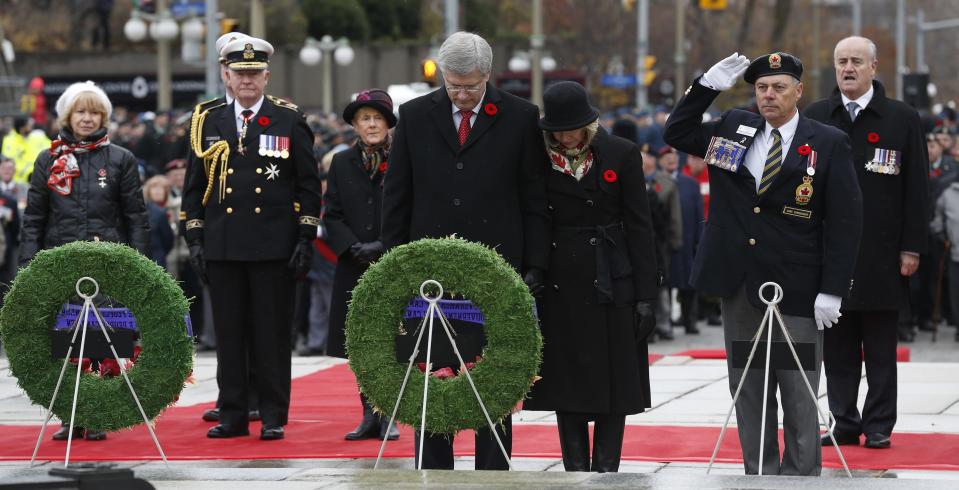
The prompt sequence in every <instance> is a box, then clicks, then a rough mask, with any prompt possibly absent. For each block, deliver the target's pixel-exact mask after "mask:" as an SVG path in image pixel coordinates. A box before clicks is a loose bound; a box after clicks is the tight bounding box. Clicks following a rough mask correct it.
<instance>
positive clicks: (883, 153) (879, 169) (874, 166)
mask: <svg viewBox="0 0 959 490" xmlns="http://www.w3.org/2000/svg"><path fill="white" fill-rule="evenodd" d="M901 165H902V152H901V151H899V150H886V149H883V148H876V149H875V151H874V153H873V156H872V160H869V161H868V162H866V171H867V172H875V173H877V174H885V175H899V170H900V167H901Z"/></svg>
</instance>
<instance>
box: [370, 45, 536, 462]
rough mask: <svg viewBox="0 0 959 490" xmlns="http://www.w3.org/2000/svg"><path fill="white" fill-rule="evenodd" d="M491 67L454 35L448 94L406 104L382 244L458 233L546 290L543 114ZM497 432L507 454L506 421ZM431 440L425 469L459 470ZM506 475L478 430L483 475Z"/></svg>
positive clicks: (446, 61) (448, 448) (445, 65)
mask: <svg viewBox="0 0 959 490" xmlns="http://www.w3.org/2000/svg"><path fill="white" fill-rule="evenodd" d="M492 61H493V55H492V50H491V49H490V46H489V44H488V43H487V42H486V41H485V40H484V39H483V38H481V37H480V36H477V35H475V34H470V33H466V32H458V33H455V34H453V35H451V36H450V37H449V38H447V39H446V41H444V42H443V45H442V46H441V47H440V50H439V66H440V70H441V72H442V74H443V80H444V83H445V87H442V88H440V89H439V90H436V91H434V92H432V93H429V94H426V95H423V96H421V97H418V98H416V99H413V100H411V101H409V102H407V103H405V104H403V105H402V106H400V117H399V123H398V124H397V126H396V130H395V135H394V139H393V144H392V147H391V150H390V162H389V169H388V170H387V172H386V182H385V187H384V191H383V233H382V239H383V243H384V245H385V246H386V248H387V249H389V248H390V247H394V246H396V245H400V244H404V243H407V242H410V241H414V240H418V239H420V238H427V237H431V238H443V237H447V236H450V235H452V234H454V233H455V234H456V235H457V236H458V237H461V238H465V239H467V240H472V241H475V242H480V243H483V244H486V245H488V246H490V247H494V248H495V250H496V251H497V252H498V253H499V254H500V255H502V256H503V258H504V259H506V262H508V263H509V264H510V265H512V266H513V267H514V268H515V269H516V270H517V272H519V273H521V274H524V280H526V282H527V284H528V285H531V286H532V287H531V289H539V288H542V281H543V279H542V278H543V270H544V269H545V268H546V262H547V257H546V254H545V253H544V250H548V247H549V243H548V238H547V237H548V231H547V217H546V187H545V171H546V168H547V162H546V152H545V149H544V145H543V139H542V135H541V133H540V131H539V128H538V126H537V124H538V120H539V110H538V109H537V107H536V106H534V105H532V104H530V103H529V102H527V101H525V100H522V99H520V98H518V97H515V96H513V95H511V94H508V93H506V92H503V91H500V90H497V89H496V88H495V87H494V86H493V85H492V84H490V83H489V77H490V71H491V70H492ZM434 367H438V366H434ZM497 431H498V432H499V433H500V437H501V439H503V443H504V445H505V446H506V450H507V452H509V451H510V448H511V443H512V437H511V432H512V430H511V418H510V417H509V416H507V417H506V418H505V419H504V420H503V421H502V423H501V424H499V425H497ZM417 437H419V436H417ZM426 437H427V440H426V441H425V447H424V450H423V451H424V452H423V454H422V455H418V456H419V457H422V458H423V468H447V469H452V468H453V449H452V438H449V437H448V436H446V435H440V434H430V433H427V434H426ZM416 447H417V448H418V447H419V445H418V444H417V446H416ZM507 468H508V465H507V464H506V461H505V459H504V458H503V455H502V454H501V451H500V448H499V446H498V445H497V444H496V440H495V439H494V438H493V436H492V433H491V432H490V431H489V429H488V428H483V429H477V431H476V469H507Z"/></svg>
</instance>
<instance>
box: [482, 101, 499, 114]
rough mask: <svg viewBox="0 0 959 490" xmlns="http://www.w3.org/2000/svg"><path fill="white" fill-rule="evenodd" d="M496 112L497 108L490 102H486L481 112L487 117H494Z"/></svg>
mask: <svg viewBox="0 0 959 490" xmlns="http://www.w3.org/2000/svg"><path fill="white" fill-rule="evenodd" d="M498 111H499V108H498V107H496V104H494V103H492V102H487V103H486V105H484V106H483V112H485V113H486V115H487V116H495V115H496V113H497V112H498Z"/></svg>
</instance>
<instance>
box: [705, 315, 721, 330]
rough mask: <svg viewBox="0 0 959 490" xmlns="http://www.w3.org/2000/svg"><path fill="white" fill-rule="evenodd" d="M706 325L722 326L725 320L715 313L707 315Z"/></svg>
mask: <svg viewBox="0 0 959 490" xmlns="http://www.w3.org/2000/svg"><path fill="white" fill-rule="evenodd" d="M706 325H709V326H710V327H721V326H722V325H723V320H722V319H721V318H719V315H717V314H715V313H713V314H710V315H707V316H706Z"/></svg>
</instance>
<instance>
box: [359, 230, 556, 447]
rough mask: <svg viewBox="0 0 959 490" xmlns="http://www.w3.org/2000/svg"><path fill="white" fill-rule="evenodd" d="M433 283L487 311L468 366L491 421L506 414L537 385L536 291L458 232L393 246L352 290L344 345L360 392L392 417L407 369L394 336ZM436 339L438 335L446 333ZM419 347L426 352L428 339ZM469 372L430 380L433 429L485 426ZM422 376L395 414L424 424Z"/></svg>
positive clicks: (407, 421)
mask: <svg viewBox="0 0 959 490" xmlns="http://www.w3.org/2000/svg"><path fill="white" fill-rule="evenodd" d="M427 279H432V280H435V281H437V282H439V283H440V284H441V285H442V287H443V288H444V289H445V290H446V291H447V292H448V293H450V294H451V295H452V296H453V297H454V298H465V299H468V300H470V301H471V302H472V303H473V304H474V305H475V306H476V307H478V308H479V309H480V310H481V311H482V313H483V316H484V318H485V325H484V333H485V336H486V346H485V348H484V349H483V354H482V358H481V360H479V361H478V362H476V363H475V365H474V366H472V367H470V368H469V370H470V374H471V375H472V378H473V380H474V381H475V383H476V387H477V389H478V391H479V394H480V396H481V397H482V400H483V402H484V404H485V405H486V408H487V410H488V411H489V415H490V417H491V418H492V420H494V421H500V420H502V419H503V417H505V416H506V415H509V414H510V413H511V412H512V411H513V409H514V408H515V407H516V404H517V402H519V401H520V400H522V399H523V398H524V397H525V396H526V394H527V392H528V391H529V389H530V387H531V386H532V385H533V381H534V378H535V377H536V375H537V373H538V371H539V365H540V360H541V358H542V354H541V351H542V346H543V340H542V337H541V335H540V332H539V328H538V326H537V323H536V316H535V313H534V311H533V308H534V302H533V297H532V296H531V295H530V294H529V290H528V289H527V287H526V284H525V283H523V280H522V279H521V278H520V277H519V275H518V274H517V273H516V271H515V270H513V268H512V267H510V266H509V264H507V263H506V261H504V260H503V258H502V257H500V256H499V254H497V253H496V252H495V251H494V250H492V249H490V248H488V247H486V246H483V245H481V244H478V243H473V242H469V241H466V240H463V239H460V238H443V239H423V240H418V241H416V242H412V243H409V244H406V245H402V246H399V247H395V248H393V249H391V250H390V251H389V252H387V253H386V254H385V255H384V256H383V257H382V258H381V259H380V260H379V261H377V262H376V263H375V264H373V265H372V266H371V267H370V268H369V269H368V270H367V271H366V273H365V274H363V277H362V278H361V279H360V282H359V284H357V286H356V288H354V289H353V300H352V303H351V304H350V308H349V313H348V314H347V321H346V348H347V352H348V355H349V361H350V368H351V369H352V370H353V373H354V374H355V375H356V380H357V383H358V384H359V386H360V390H361V391H362V392H363V393H364V394H365V395H366V396H367V398H369V400H370V402H371V403H372V404H373V406H374V407H376V408H377V410H379V411H381V412H383V413H385V414H387V416H388V415H389V414H390V413H392V411H393V408H394V404H395V403H396V401H397V398H398V396H399V393H400V387H401V384H402V383H403V380H404V375H405V372H406V367H407V366H406V364H405V363H401V362H398V361H397V359H396V337H397V335H398V334H400V332H401V330H402V322H403V315H404V311H405V309H406V307H407V305H408V304H409V303H410V300H411V299H412V298H418V297H419V292H420V286H421V285H422V284H423V281H425V280H427ZM437 323H439V321H437ZM434 336H435V338H436V339H439V338H441V337H443V334H442V333H441V332H438V333H434ZM421 349H422V350H425V349H426V341H425V339H424V341H423V344H422V346H421ZM468 361H472V359H468ZM467 364H472V363H467ZM414 373H417V374H418V373H419V371H414ZM434 374H435V373H434ZM465 378H466V376H447V377H442V378H441V377H438V376H435V375H434V376H430V378H429V388H428V392H429V400H428V402H427V410H426V419H427V421H426V426H427V430H428V431H430V432H433V433H437V434H454V433H456V432H458V431H460V430H464V429H476V428H480V427H485V426H487V422H486V418H485V416H484V414H483V412H482V409H481V408H480V406H479V404H478V403H477V400H476V396H475V395H474V393H473V391H472V388H471V387H470V385H469V384H468V381H467V379H465ZM414 379H415V378H414ZM414 379H410V382H409V383H408V384H407V385H406V389H405V390H404V392H403V398H402V400H401V401H400V408H399V412H398V413H397V416H396V417H397V420H399V421H401V422H403V423H405V424H407V425H411V426H413V427H417V428H418V427H419V426H420V416H421V410H422V406H423V388H424V387H423V383H422V382H414Z"/></svg>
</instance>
